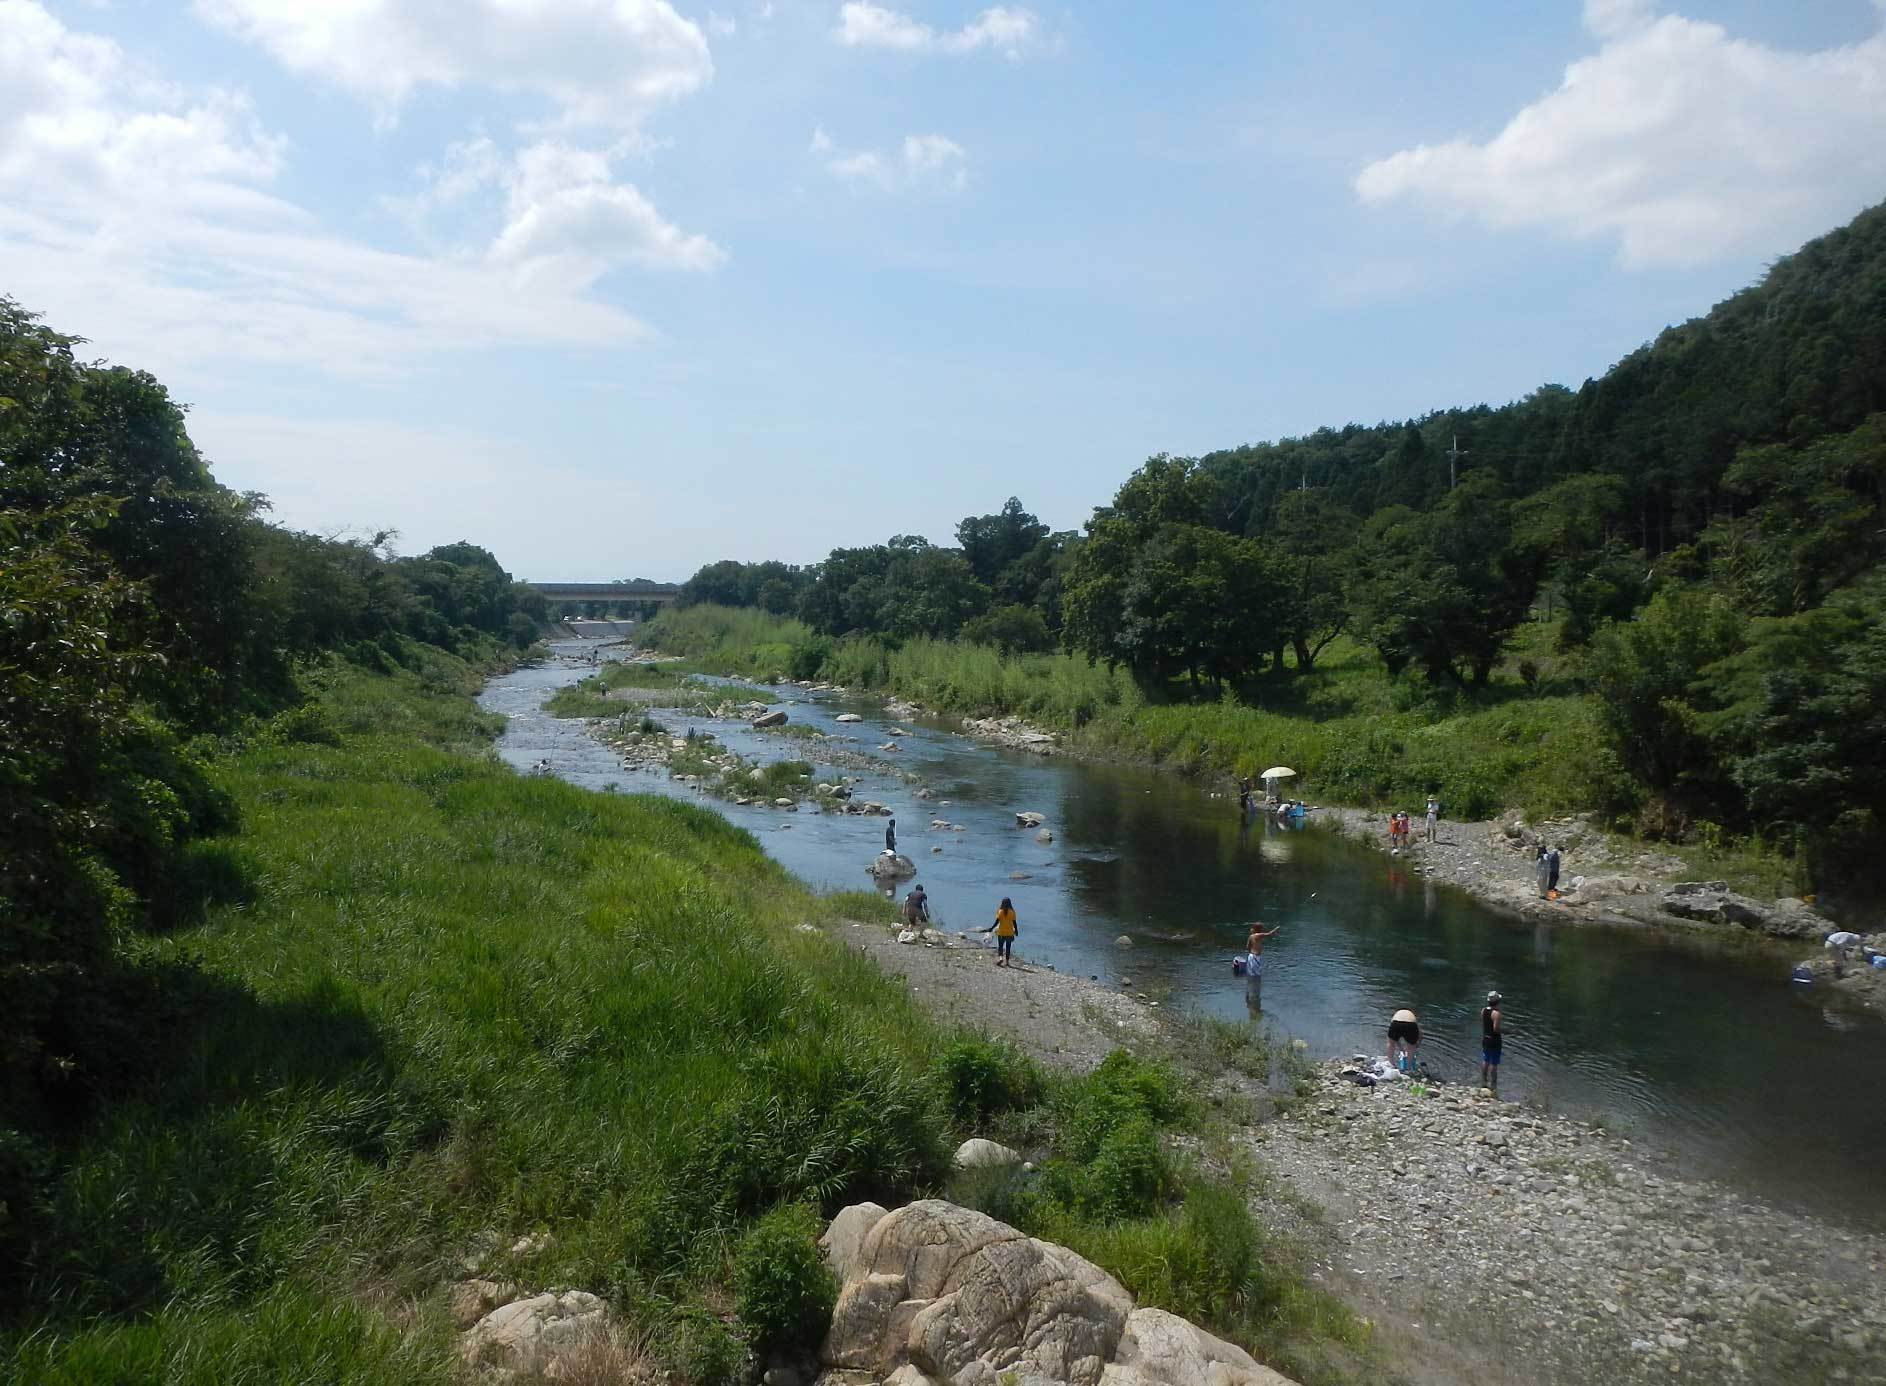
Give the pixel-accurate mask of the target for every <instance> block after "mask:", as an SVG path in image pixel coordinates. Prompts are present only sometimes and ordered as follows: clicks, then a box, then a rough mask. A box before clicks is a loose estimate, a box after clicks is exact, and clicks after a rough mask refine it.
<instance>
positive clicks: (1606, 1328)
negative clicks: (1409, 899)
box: [1246, 1060, 1886, 1383]
mask: <svg viewBox="0 0 1886 1386" xmlns="http://www.w3.org/2000/svg"><path fill="white" fill-rule="evenodd" d="M1355 1067H1356V1065H1355V1064H1354V1063H1346V1062H1344V1061H1340V1060H1338V1061H1333V1062H1331V1063H1329V1064H1327V1065H1325V1066H1323V1067H1322V1068H1321V1069H1320V1070H1319V1071H1318V1072H1317V1074H1316V1075H1315V1077H1314V1078H1313V1079H1312V1080H1311V1083H1310V1091H1309V1093H1308V1095H1307V1096H1306V1097H1305V1098H1304V1099H1303V1100H1302V1101H1301V1102H1299V1103H1297V1104H1296V1105H1295V1106H1294V1108H1293V1109H1292V1111H1291V1112H1290V1113H1289V1114H1288V1115H1287V1116H1285V1117H1282V1118H1280V1119H1275V1120H1273V1121H1271V1122H1268V1123H1265V1124H1263V1125H1261V1126H1257V1127H1254V1128H1251V1129H1250V1130H1249V1131H1247V1133H1246V1140H1247V1142H1248V1145H1249V1148H1250V1149H1251V1150H1252V1151H1253V1152H1254V1153H1255V1154H1256V1155H1257V1157H1258V1158H1259V1159H1260V1160H1261V1161H1262V1164H1263V1166H1264V1168H1265V1169H1266V1170H1267V1171H1268V1172H1269V1174H1270V1175H1271V1177H1272V1178H1273V1179H1274V1180H1275V1181H1276V1183H1277V1185H1278V1186H1279V1187H1280V1188H1281V1189H1282V1190H1285V1191H1288V1193H1289V1194H1290V1195H1291V1196H1292V1197H1293V1199H1294V1200H1301V1201H1302V1203H1304V1204H1307V1205H1308V1206H1309V1207H1311V1208H1313V1209H1318V1210H1320V1212H1317V1213H1313V1214H1311V1216H1310V1218H1309V1219H1308V1221H1309V1222H1310V1223H1311V1224H1313V1225H1315V1227H1316V1234H1315V1236H1313V1237H1312V1241H1313V1242H1315V1241H1317V1240H1318V1239H1319V1238H1320V1253H1319V1260H1320V1265H1319V1267H1318V1270H1317V1274H1318V1276H1319V1277H1320V1278H1321V1279H1322V1280H1323V1282H1324V1283H1325V1284H1326V1285H1327V1286H1328V1287H1329V1288H1331V1289H1334V1290H1336V1291H1337V1292H1339V1293H1341V1294H1343V1295H1344V1296H1345V1297H1346V1298H1349V1299H1351V1300H1352V1301H1353V1302H1355V1303H1356V1304H1357V1306H1358V1307H1359V1308H1361V1309H1362V1310H1363V1311H1364V1312H1367V1313H1370V1314H1372V1315H1373V1316H1375V1317H1378V1318H1382V1319H1385V1320H1386V1321H1387V1322H1388V1323H1390V1324H1391V1325H1395V1326H1397V1327H1399V1329H1401V1330H1402V1331H1403V1332H1404V1333H1406V1334H1408V1335H1411V1337H1417V1338H1418V1337H1419V1336H1430V1337H1434V1338H1438V1339H1440V1340H1441V1341H1442V1342H1444V1343H1449V1344H1453V1345H1455V1346H1456V1347H1458V1348H1465V1349H1467V1350H1469V1351H1471V1352H1473V1353H1475V1355H1481V1354H1484V1358H1483V1360H1484V1361H1485V1362H1487V1363H1496V1364H1497V1365H1498V1369H1497V1370H1495V1369H1494V1368H1493V1367H1492V1366H1488V1367H1487V1368H1486V1371H1487V1375H1485V1376H1483V1377H1480V1378H1478V1379H1481V1380H1513V1381H1532V1382H1551V1381H1558V1382H1566V1383H1573V1382H1600V1381H1602V1382H1632V1381H1653V1380H1654V1381H1663V1380H1668V1379H1670V1378H1672V1377H1687V1378H1689V1379H1695V1380H1703V1381H1750V1382H1776V1381H1802V1382H1809V1381H1814V1382H1820V1381H1855V1382H1882V1381H1886V1297H1883V1296H1882V1295H1881V1292H1880V1290H1881V1286H1882V1285H1886V1238H1881V1237H1879V1236H1877V1235H1869V1234H1864V1233H1859V1232H1853V1231H1848V1230H1843V1229H1840V1228H1836V1227H1833V1226H1829V1225H1828V1224H1826V1223H1824V1222H1821V1221H1818V1220H1816V1219H1812V1218H1806V1217H1801V1216H1797V1215H1794V1214H1791V1213H1787V1212H1784V1211H1781V1210H1778V1209H1775V1208H1772V1207H1768V1206H1766V1205H1764V1204H1761V1203H1758V1202H1753V1201H1751V1200H1749V1199H1747V1198H1744V1197H1742V1196H1740V1195H1739V1194H1737V1193H1735V1192H1733V1191H1732V1190H1729V1189H1727V1188H1725V1187H1723V1186H1721V1185H1719V1184H1714V1183H1709V1182H1703V1181H1694V1180H1687V1179H1682V1178H1679V1177H1677V1176H1676V1175H1675V1174H1673V1173H1672V1171H1671V1168H1670V1166H1669V1164H1668V1162H1667V1161H1665V1160H1663V1159H1660V1158H1658V1157H1657V1156H1656V1154H1654V1153H1653V1152H1650V1151H1646V1150H1643V1149H1640V1148H1637V1147H1635V1146H1634V1145H1633V1143H1632V1142H1631V1141H1630V1140H1628V1139H1624V1138H1621V1137H1619V1136H1616V1135H1614V1134H1612V1133H1610V1132H1608V1131H1606V1130H1604V1129H1603V1128H1602V1127H1599V1126H1595V1125H1592V1124H1589V1123H1586V1122H1580V1121H1575V1120H1571V1119H1568V1118H1565V1117H1561V1116H1550V1115H1544V1114H1540V1113H1536V1112H1532V1111H1529V1110H1527V1109H1525V1108H1523V1107H1520V1106H1516V1105H1514V1104H1510V1103H1504V1102H1497V1101H1494V1100H1492V1099H1491V1098H1490V1097H1489V1096H1488V1095H1486V1094H1484V1093H1480V1092H1478V1091H1476V1090H1474V1089H1471V1088H1460V1087H1445V1086H1444V1087H1434V1086H1424V1085H1417V1084H1410V1083H1408V1082H1404V1081H1387V1082H1382V1083H1379V1084H1377V1085H1376V1086H1375V1087H1373V1088H1367V1087H1361V1086H1358V1085H1357V1084H1356V1083H1354V1082H1353V1081H1351V1080H1350V1079H1348V1078H1345V1077H1344V1076H1343V1070H1344V1069H1354V1068H1355ZM1870 1196H1872V1195H1871V1194H1870V1192H1869V1191H1867V1190H1862V1189H1855V1190H1854V1197H1855V1198H1865V1197H1870ZM1298 1221H1299V1226H1300V1227H1301V1225H1302V1220H1298ZM1440 1379H1445V1377H1444V1376H1443V1377H1442V1378H1440Z"/></svg>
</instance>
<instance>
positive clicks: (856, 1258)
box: [820, 1199, 1288, 1386]
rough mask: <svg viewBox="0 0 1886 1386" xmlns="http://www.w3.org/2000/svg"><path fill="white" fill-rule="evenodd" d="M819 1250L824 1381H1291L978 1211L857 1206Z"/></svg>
mask: <svg viewBox="0 0 1886 1386" xmlns="http://www.w3.org/2000/svg"><path fill="white" fill-rule="evenodd" d="M861 1229H862V1232H863V1235H862V1238H860V1237H859V1232H860V1230H861ZM854 1244H855V1250H852V1249H851V1248H852V1247H853V1246H854ZM825 1246H826V1256H827V1262H828V1264H830V1265H832V1267H833V1269H834V1271H836V1272H838V1273H840V1274H841V1275H842V1279H843V1283H842V1287H841V1288H840V1291H839V1296H838V1306H837V1308H836V1310H835V1311H834V1312H833V1316H832V1327H831V1332H830V1333H829V1334H827V1336H826V1339H825V1344H824V1346H823V1348H822V1349H821V1350H820V1361H821V1362H822V1363H823V1364H824V1366H825V1367H826V1368H827V1371H826V1373H825V1375H824V1376H823V1377H821V1381H822V1382H824V1383H826V1386H841V1384H842V1386H852V1384H853V1383H857V1384H858V1386H863V1383H867V1382H869V1383H886V1384H887V1386H888V1384H889V1383H896V1386H998V1383H999V1382H1004V1381H1012V1382H1018V1383H1021V1384H1022V1386H1192V1383H1203V1386H1280V1383H1282V1386H1288V1383H1286V1382H1285V1379H1284V1378H1282V1377H1279V1376H1277V1375H1276V1374H1275V1373H1273V1372H1270V1371H1267V1370H1266V1369H1265V1368H1263V1367H1260V1366H1259V1365H1258V1364H1257V1363H1256V1362H1255V1361H1253V1360H1252V1359H1251V1357H1250V1356H1249V1355H1248V1354H1246V1353H1245V1352H1244V1351H1242V1350H1241V1349H1239V1348H1237V1347H1234V1346H1232V1345H1231V1344H1230V1343H1226V1342H1222V1341H1220V1340H1219V1339H1217V1338H1214V1337H1213V1336H1212V1335H1211V1334H1209V1333H1206V1332H1204V1331H1202V1330H1200V1329H1198V1328H1195V1327H1193V1326H1192V1325H1191V1324H1189V1323H1187V1322H1186V1321H1185V1320H1184V1319H1180V1318H1176V1317H1174V1316H1173V1315H1171V1314H1166V1313H1162V1312H1161V1311H1159V1310H1155V1309H1135V1308H1134V1306H1133V1300H1132V1296H1131V1295H1129V1294H1128V1293H1127V1292H1126V1289H1125V1287H1123V1286H1122V1285H1121V1284H1120V1282H1119V1281H1117V1280H1115V1279H1114V1278H1113V1277H1112V1276H1110V1275H1108V1274H1107V1273H1106V1272H1105V1271H1103V1270H1101V1269H1100V1268H1099V1267H1098V1266H1096V1265H1094V1264H1093V1263H1092V1262H1090V1261H1088V1260H1086V1259H1084V1258H1083V1257H1081V1256H1078V1255H1076V1254H1075V1253H1074V1252H1072V1251H1069V1250H1068V1249H1067V1248H1066V1247H1061V1246H1056V1245H1054V1244H1053V1243H1051V1242H1044V1241H1039V1240H1037V1239H1035V1238H1032V1237H1026V1236H1023V1235H1022V1234H1021V1233H1020V1232H1018V1231H1016V1230H1015V1229H1014V1228H1013V1227H1010V1226H1008V1225H1007V1224H1006V1223H1001V1222H997V1221H996V1220H995V1219H994V1218H992V1217H989V1216H988V1215H987V1214H984V1213H978V1212H976V1211H974V1210H973V1209H969V1208H961V1207H958V1206H957V1205H955V1204H953V1203H946V1202H943V1201H942V1200H939V1199H926V1200H924V1201H922V1202H918V1203H912V1204H910V1205H908V1206H906V1207H903V1208H899V1209H898V1210H897V1211H896V1212H894V1213H885V1212H883V1210H882V1209H879V1208H877V1207H876V1205H874V1204H869V1205H859V1206H858V1207H857V1208H855V1209H853V1208H847V1209H846V1210H845V1211H844V1212H842V1213H840V1214H839V1215H838V1217H837V1218H835V1219H834V1220H833V1223H832V1227H831V1228H830V1229H829V1230H828V1231H827V1233H826V1236H825Z"/></svg>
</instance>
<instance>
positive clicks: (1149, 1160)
mask: <svg viewBox="0 0 1886 1386" xmlns="http://www.w3.org/2000/svg"><path fill="white" fill-rule="evenodd" d="M1171 1187H1172V1172H1171V1166H1170V1165H1169V1164H1168V1163H1167V1160H1166V1154H1165V1151H1163V1150H1161V1149H1160V1148H1159V1133H1158V1131H1157V1130H1155V1129H1154V1127H1153V1124H1152V1122H1151V1121H1150V1120H1149V1119H1148V1118H1146V1117H1144V1116H1135V1117H1132V1118H1129V1119H1128V1120H1126V1121H1124V1122H1122V1123H1121V1124H1120V1125H1118V1126H1116V1127H1114V1128H1113V1129H1112V1130H1111V1131H1109V1132H1107V1134H1106V1135H1105V1136H1104V1137H1103V1138H1102V1139H1101V1142H1100V1149H1099V1150H1098V1151H1096V1152H1095V1154H1094V1158H1093V1159H1092V1160H1091V1161H1089V1162H1088V1163H1087V1164H1086V1165H1085V1166H1084V1167H1082V1168H1081V1169H1080V1170H1079V1172H1078V1174H1077V1175H1076V1176H1075V1177H1074V1178H1073V1179H1071V1180H1069V1181H1068V1189H1067V1192H1068V1193H1069V1194H1070V1195H1071V1197H1070V1198H1069V1200H1068V1201H1069V1202H1071V1203H1072V1204H1073V1205H1074V1206H1075V1207H1077V1208H1079V1209H1080V1210H1081V1211H1082V1212H1085V1213H1089V1214H1092V1215H1094V1216H1096V1217H1105V1218H1118V1217H1132V1216H1135V1215H1137V1214H1140V1213H1146V1212H1150V1211H1151V1210H1152V1209H1154V1208H1157V1207H1158V1206H1159V1205H1160V1204H1161V1203H1162V1202H1164V1201H1165V1198H1166V1195H1167V1194H1168V1193H1169V1192H1170V1191H1171Z"/></svg>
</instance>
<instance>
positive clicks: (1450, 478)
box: [1447, 433, 1468, 491]
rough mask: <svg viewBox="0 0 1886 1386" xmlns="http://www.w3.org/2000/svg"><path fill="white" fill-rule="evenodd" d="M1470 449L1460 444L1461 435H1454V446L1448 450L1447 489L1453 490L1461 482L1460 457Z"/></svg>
mask: <svg viewBox="0 0 1886 1386" xmlns="http://www.w3.org/2000/svg"><path fill="white" fill-rule="evenodd" d="M1467 452H1468V449H1466V448H1463V447H1462V446H1461V445H1460V435H1459V434H1458V433H1456V434H1455V435H1454V446H1452V447H1451V448H1449V449H1448V450H1447V489H1448V490H1450V491H1451V490H1453V489H1454V488H1455V487H1456V486H1458V485H1459V484H1460V470H1459V469H1460V459H1461V458H1463V457H1465V456H1466V455H1467Z"/></svg>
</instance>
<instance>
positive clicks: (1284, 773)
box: [1258, 765, 1297, 780]
mask: <svg viewBox="0 0 1886 1386" xmlns="http://www.w3.org/2000/svg"><path fill="white" fill-rule="evenodd" d="M1296 773H1297V772H1296V771H1294V770H1292V769H1291V768H1290V767H1289V766H1288V765H1273V766H1271V767H1270V769H1268V770H1266V771H1265V772H1264V773H1263V774H1261V775H1259V776H1258V778H1259V779H1260V780H1287V779H1289V778H1290V777H1291V776H1292V775H1295V774H1296Z"/></svg>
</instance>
